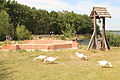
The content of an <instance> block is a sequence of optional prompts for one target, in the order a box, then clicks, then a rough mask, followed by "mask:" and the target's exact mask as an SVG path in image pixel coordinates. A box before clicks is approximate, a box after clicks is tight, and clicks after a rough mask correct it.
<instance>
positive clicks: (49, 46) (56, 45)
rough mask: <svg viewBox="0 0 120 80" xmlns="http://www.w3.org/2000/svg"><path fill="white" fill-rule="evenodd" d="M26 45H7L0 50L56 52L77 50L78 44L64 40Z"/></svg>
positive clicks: (29, 42)
mask: <svg viewBox="0 0 120 80" xmlns="http://www.w3.org/2000/svg"><path fill="white" fill-rule="evenodd" d="M23 42H24V44H5V45H3V46H2V48H1V49H0V50H41V51H54V50H58V49H66V48H72V49H77V48H78V45H79V44H78V43H77V42H75V41H63V40H25V41H23Z"/></svg>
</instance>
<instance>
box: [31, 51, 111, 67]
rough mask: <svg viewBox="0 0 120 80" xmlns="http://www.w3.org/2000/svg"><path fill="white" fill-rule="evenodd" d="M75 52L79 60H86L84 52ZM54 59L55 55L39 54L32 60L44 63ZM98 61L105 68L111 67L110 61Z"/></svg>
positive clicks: (52, 61)
mask: <svg viewBox="0 0 120 80" xmlns="http://www.w3.org/2000/svg"><path fill="white" fill-rule="evenodd" d="M75 54H76V56H78V57H79V58H80V59H81V60H88V57H87V56H86V55H85V54H83V53H79V52H76V53H75ZM56 59H57V58H55V57H47V56H43V55H41V56H38V57H36V58H34V60H33V61H36V60H41V61H42V62H44V63H45V62H51V63H54V61H55V60H56ZM98 63H99V64H100V66H101V67H102V68H105V67H109V68H112V67H113V66H112V64H111V62H109V61H106V60H102V61H98Z"/></svg>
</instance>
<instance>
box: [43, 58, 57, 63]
mask: <svg viewBox="0 0 120 80" xmlns="http://www.w3.org/2000/svg"><path fill="white" fill-rule="evenodd" d="M56 59H57V58H55V57H48V58H46V59H45V60H44V62H52V63H54V61H55V60H56Z"/></svg>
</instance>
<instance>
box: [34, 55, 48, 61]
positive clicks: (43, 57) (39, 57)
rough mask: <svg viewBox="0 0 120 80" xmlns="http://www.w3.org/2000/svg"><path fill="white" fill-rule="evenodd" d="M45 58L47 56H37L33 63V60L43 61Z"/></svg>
mask: <svg viewBox="0 0 120 80" xmlns="http://www.w3.org/2000/svg"><path fill="white" fill-rule="evenodd" d="M46 57H47V56H38V57H36V58H35V59H34V60H33V61H35V60H41V61H44V59H45V58H46Z"/></svg>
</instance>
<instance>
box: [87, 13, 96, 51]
mask: <svg viewBox="0 0 120 80" xmlns="http://www.w3.org/2000/svg"><path fill="white" fill-rule="evenodd" d="M93 21H94V23H93V24H94V25H93V26H94V31H93V34H92V36H91V39H90V42H89V45H88V48H87V50H89V49H96V48H97V42H96V13H95V12H94V19H93Z"/></svg>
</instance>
